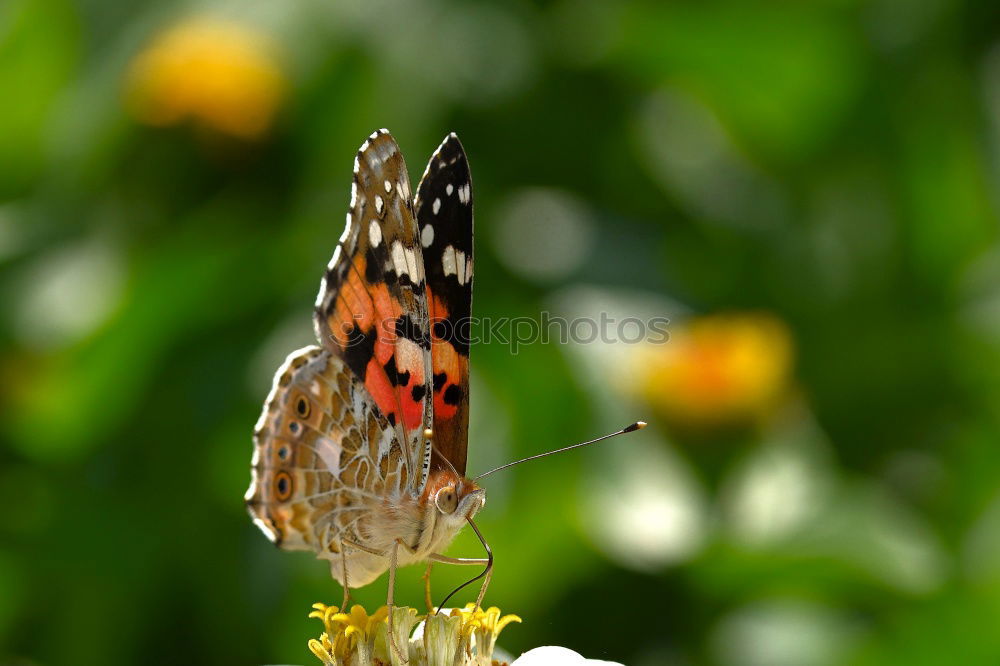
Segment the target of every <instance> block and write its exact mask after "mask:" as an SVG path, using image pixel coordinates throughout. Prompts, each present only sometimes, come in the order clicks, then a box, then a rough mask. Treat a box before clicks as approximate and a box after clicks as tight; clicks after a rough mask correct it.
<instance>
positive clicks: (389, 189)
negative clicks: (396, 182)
mask: <svg viewBox="0 0 1000 666" xmlns="http://www.w3.org/2000/svg"><path fill="white" fill-rule="evenodd" d="M383 185H384V186H385V193H386V194H389V193H390V192H392V183H390V182H389V181H385V182H384V183H383Z"/></svg>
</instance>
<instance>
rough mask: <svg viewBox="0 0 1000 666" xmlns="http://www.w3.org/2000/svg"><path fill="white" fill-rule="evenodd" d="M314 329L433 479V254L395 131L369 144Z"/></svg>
mask: <svg viewBox="0 0 1000 666" xmlns="http://www.w3.org/2000/svg"><path fill="white" fill-rule="evenodd" d="M313 323H314V326H315V329H316V334H317V336H318V337H319V339H320V343H321V344H322V345H323V346H324V347H325V348H326V349H328V350H329V351H330V352H331V353H333V354H334V355H336V356H338V357H340V358H342V359H343V361H344V362H345V363H346V365H347V366H348V367H349V368H350V370H351V371H352V372H353V373H354V375H355V376H356V377H357V378H358V380H359V381H360V382H362V383H363V384H364V386H365V388H366V389H367V390H368V393H369V394H370V395H371V398H372V399H373V400H374V402H375V404H376V405H377V406H378V408H379V409H380V410H381V411H382V413H383V414H384V415H385V417H386V419H387V420H388V421H389V422H390V424H392V425H393V426H394V427H395V428H396V430H397V432H398V435H399V439H400V441H402V442H405V443H406V446H404V447H403V448H404V451H405V455H406V459H407V464H408V466H409V468H410V470H411V471H414V470H416V469H417V468H418V467H421V469H422V471H423V474H421V475H417V474H412V475H411V484H412V490H413V491H414V492H419V491H420V490H421V489H422V482H423V480H424V479H425V478H426V467H427V462H426V451H425V448H424V447H425V441H424V438H423V431H424V429H426V428H430V427H431V409H432V406H431V401H430V399H429V396H430V395H431V390H432V382H433V378H432V377H431V375H430V373H429V372H427V370H428V369H429V368H430V367H431V352H430V333H429V331H428V326H429V325H428V309H427V301H426V281H425V276H424V265H423V256H422V254H421V251H420V241H419V238H418V233H417V227H416V224H415V222H414V219H413V210H412V203H411V193H410V183H409V177H408V176H407V172H406V164H405V163H404V162H403V156H402V154H401V153H400V151H399V147H398V146H397V145H396V142H395V141H394V140H393V138H392V136H391V135H390V134H389V133H388V132H387V131H386V130H380V131H378V132H375V133H374V134H372V135H371V137H369V138H368V140H367V141H365V143H364V144H363V145H362V146H361V149H360V150H359V151H358V155H357V157H356V158H355V162H354V182H353V183H352V190H351V207H350V211H349V212H348V214H347V227H346V229H345V231H344V235H343V236H342V237H341V240H340V243H339V245H338V247H337V250H336V251H335V252H334V255H333V258H332V259H331V261H330V264H329V266H328V268H327V271H326V273H325V275H324V277H323V282H322V284H321V286H320V292H319V295H318V296H317V299H316V308H315V312H314V317H313Z"/></svg>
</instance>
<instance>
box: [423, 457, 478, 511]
mask: <svg viewBox="0 0 1000 666" xmlns="http://www.w3.org/2000/svg"><path fill="white" fill-rule="evenodd" d="M427 485H428V493H427V499H428V500H430V503H431V504H432V505H433V506H434V509H435V510H436V511H437V513H438V520H441V521H443V522H444V523H445V524H448V523H455V524H456V525H464V524H465V519H466V518H471V517H473V516H475V515H476V513H477V512H478V511H479V510H480V509H481V508H483V505H484V504H486V490H485V489H483V488H480V487H479V486H478V485H476V483H475V482H473V481H470V480H469V479H466V478H464V477H461V476H459V475H458V474H455V473H454V472H451V471H450V470H441V471H439V472H437V473H436V474H434V475H432V477H431V479H430V480H429V482H428V484H427Z"/></svg>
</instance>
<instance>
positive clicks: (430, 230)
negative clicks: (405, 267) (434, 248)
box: [420, 199, 438, 247]
mask: <svg viewBox="0 0 1000 666" xmlns="http://www.w3.org/2000/svg"><path fill="white" fill-rule="evenodd" d="M434 202H435V203H437V202H438V200H437V199H435V200H434ZM435 212H437V211H435ZM433 242H434V226H433V225H431V224H427V225H424V228H423V229H421V230H420V244H421V245H423V246H424V247H430V246H431V243H433Z"/></svg>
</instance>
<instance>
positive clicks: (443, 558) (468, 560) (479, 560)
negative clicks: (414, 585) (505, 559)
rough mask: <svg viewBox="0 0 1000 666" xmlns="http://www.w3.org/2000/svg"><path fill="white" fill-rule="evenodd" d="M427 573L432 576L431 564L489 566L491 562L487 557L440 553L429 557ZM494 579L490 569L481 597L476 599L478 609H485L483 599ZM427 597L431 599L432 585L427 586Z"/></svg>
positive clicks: (481, 590)
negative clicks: (453, 555)
mask: <svg viewBox="0 0 1000 666" xmlns="http://www.w3.org/2000/svg"><path fill="white" fill-rule="evenodd" d="M427 559H428V563H427V573H428V575H429V574H430V567H431V564H430V563H431V562H441V563H442V564H477V565H479V566H483V567H485V566H489V565H490V561H489V560H488V559H487V558H485V557H448V556H447V555H442V554H440V553H431V554H430V555H428V556H427ZM492 577H493V568H492V567H490V568H489V569H488V570H487V573H486V577H485V580H483V586H482V587H480V588H479V596H478V597H477V598H476V607H477V608H482V607H483V597H485V596H486V588H487V587H488V586H489V584H490V579H491V578H492ZM426 592H427V596H428V600H429V599H430V584H429V583H428V585H427V590H426Z"/></svg>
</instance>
